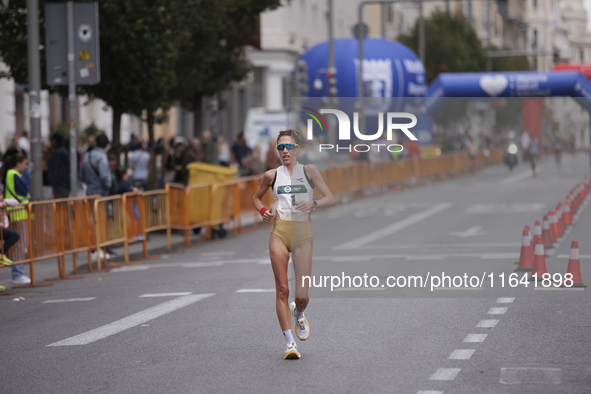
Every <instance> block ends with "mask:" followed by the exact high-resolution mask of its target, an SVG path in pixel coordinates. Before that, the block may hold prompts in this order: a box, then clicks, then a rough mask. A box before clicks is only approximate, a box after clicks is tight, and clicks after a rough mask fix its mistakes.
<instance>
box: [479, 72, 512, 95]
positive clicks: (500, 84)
mask: <svg viewBox="0 0 591 394" xmlns="http://www.w3.org/2000/svg"><path fill="white" fill-rule="evenodd" d="M508 84H509V81H508V80H507V77H505V76H504V75H495V76H493V75H485V76H484V77H482V78H480V87H481V88H482V90H484V91H485V92H486V93H488V95H489V96H491V97H495V96H498V95H499V94H501V93H502V92H503V90H505V88H506V87H507V85H508Z"/></svg>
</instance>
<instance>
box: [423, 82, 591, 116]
mask: <svg viewBox="0 0 591 394" xmlns="http://www.w3.org/2000/svg"><path fill="white" fill-rule="evenodd" d="M552 96H570V97H573V98H577V102H578V103H579V104H580V105H581V106H582V107H583V108H585V109H586V110H587V111H588V112H590V113H591V82H590V81H589V80H588V79H587V78H585V76H583V75H582V74H581V73H579V72H578V71H561V72H537V71H531V72H530V71H526V72H504V73H453V74H451V73H444V74H441V75H439V76H438V77H437V79H435V81H433V83H432V84H431V85H430V86H429V89H428V90H427V95H426V97H425V112H427V114H429V115H430V116H433V115H434V114H435V113H437V111H438V110H439V109H440V108H441V107H442V105H443V103H444V100H443V98H445V97H521V98H527V97H552Z"/></svg>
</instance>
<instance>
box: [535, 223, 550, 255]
mask: <svg viewBox="0 0 591 394" xmlns="http://www.w3.org/2000/svg"><path fill="white" fill-rule="evenodd" d="M542 223H543V224H542V240H543V242H544V247H545V248H549V247H551V246H552V237H551V235H550V223H548V215H544V220H543V221H542ZM535 239H536V237H535V236H534V240H535ZM534 248H535V245H534Z"/></svg>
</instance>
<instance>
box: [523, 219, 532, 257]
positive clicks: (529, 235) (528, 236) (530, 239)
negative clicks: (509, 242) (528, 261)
mask: <svg viewBox="0 0 591 394" xmlns="http://www.w3.org/2000/svg"><path fill="white" fill-rule="evenodd" d="M525 229H526V230H527V239H529V251H530V254H529V255H530V256H531V258H532V261H534V260H533V258H534V240H533V238H532V236H531V230H530V229H529V224H526V225H525Z"/></svg>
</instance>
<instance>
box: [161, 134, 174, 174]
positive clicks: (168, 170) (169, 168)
mask: <svg viewBox="0 0 591 394" xmlns="http://www.w3.org/2000/svg"><path fill="white" fill-rule="evenodd" d="M174 147H175V139H174V138H171V139H170V141H168V146H167V147H165V149H164V157H163V158H162V162H163V163H164V171H165V173H164V184H167V183H170V182H174V177H175V175H176V171H175V166H176V156H175V153H174Z"/></svg>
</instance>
